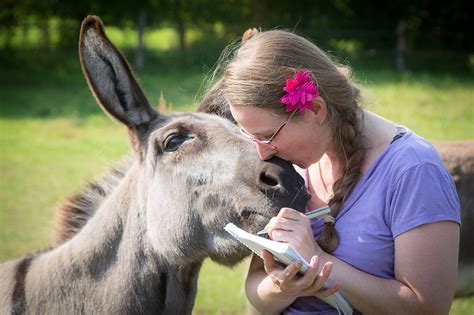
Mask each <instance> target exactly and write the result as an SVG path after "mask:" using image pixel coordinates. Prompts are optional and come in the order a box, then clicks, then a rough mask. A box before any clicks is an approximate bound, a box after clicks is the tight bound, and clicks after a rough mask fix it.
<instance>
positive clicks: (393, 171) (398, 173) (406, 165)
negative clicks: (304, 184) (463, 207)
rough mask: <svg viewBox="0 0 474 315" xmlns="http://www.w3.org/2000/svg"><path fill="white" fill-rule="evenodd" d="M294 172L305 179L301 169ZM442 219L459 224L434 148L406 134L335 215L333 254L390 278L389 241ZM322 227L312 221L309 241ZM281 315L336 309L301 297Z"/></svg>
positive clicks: (449, 185)
mask: <svg viewBox="0 0 474 315" xmlns="http://www.w3.org/2000/svg"><path fill="white" fill-rule="evenodd" d="M297 170H298V168H297ZM298 171H300V172H301V175H303V177H305V178H307V171H306V170H302V169H299V170H298ZM443 220H448V221H454V222H457V223H458V224H460V223H461V212H460V205H459V199H458V196H457V193H456V188H455V186H454V183H453V181H452V178H451V176H450V174H449V172H448V170H447V169H446V167H445V166H444V164H443V162H442V161H441V159H440V157H439V154H438V153H437V151H436V149H435V148H434V147H433V146H432V145H431V144H430V143H429V142H427V141H426V140H424V139H422V138H421V137H419V136H417V135H416V134H414V133H413V132H411V131H408V130H407V132H406V133H405V134H404V135H403V137H401V138H400V139H398V140H396V141H394V142H393V143H392V144H391V145H390V146H389V147H388V148H387V149H385V151H384V152H383V153H382V154H381V156H380V157H378V159H377V160H376V161H375V162H374V163H373V164H372V165H371V166H370V168H369V169H368V170H367V172H366V173H365V174H363V176H362V177H361V179H360V180H359V182H358V183H357V185H356V186H355V188H354V190H353V192H352V193H351V195H350V196H349V197H348V199H347V201H346V202H345V204H344V205H343V207H342V208H341V209H340V211H339V212H338V214H337V215H336V223H335V224H336V226H335V227H336V230H337V231H338V233H339V237H340V240H339V245H338V247H337V249H336V250H335V251H334V252H333V255H334V256H336V257H337V258H339V259H341V260H343V261H345V262H346V263H348V264H350V265H351V266H353V267H355V268H357V269H359V270H362V271H364V272H367V273H369V274H372V275H375V276H377V277H381V278H386V279H394V278H395V276H394V239H395V238H396V237H397V236H398V235H400V234H402V233H403V232H406V231H408V230H410V229H413V228H415V227H417V226H420V225H422V224H427V223H432V222H437V221H443ZM323 225H324V223H323V221H322V220H313V222H312V228H313V232H314V236H315V238H317V237H318V236H319V234H320V233H321V230H322V227H323ZM354 311H355V312H354V313H358V312H357V311H356V310H354ZM284 314H337V311H336V310H335V309H334V308H332V307H331V306H330V305H328V304H326V303H324V302H322V301H321V300H319V299H317V298H316V297H302V298H298V299H297V300H296V301H295V302H294V303H293V304H292V305H290V306H289V307H288V308H287V309H286V310H285V311H284Z"/></svg>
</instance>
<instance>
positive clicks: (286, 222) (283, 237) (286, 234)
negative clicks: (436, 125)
mask: <svg viewBox="0 0 474 315" xmlns="http://www.w3.org/2000/svg"><path fill="white" fill-rule="evenodd" d="M266 230H267V231H268V235H269V236H270V238H271V239H272V240H274V241H278V242H285V243H289V244H291V245H292V246H293V247H294V249H296V250H297V251H298V253H300V254H301V256H303V257H304V258H305V259H306V260H307V261H310V259H311V257H313V256H314V255H318V256H321V255H323V254H325V253H324V252H323V250H322V249H321V248H320V247H319V245H318V244H317V243H316V241H315V240H314V236H313V230H312V229H311V222H310V219H309V218H308V217H307V216H305V215H304V214H303V213H301V212H298V211H296V210H294V209H291V208H282V209H281V210H280V212H279V213H278V215H277V216H276V217H273V218H272V219H271V220H270V222H269V223H268V224H267V226H266Z"/></svg>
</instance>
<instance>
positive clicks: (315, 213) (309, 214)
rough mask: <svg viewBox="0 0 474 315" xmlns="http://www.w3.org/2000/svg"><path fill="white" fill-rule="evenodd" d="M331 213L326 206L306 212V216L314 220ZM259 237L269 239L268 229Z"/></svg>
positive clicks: (260, 232) (261, 232)
mask: <svg viewBox="0 0 474 315" xmlns="http://www.w3.org/2000/svg"><path fill="white" fill-rule="evenodd" d="M329 212H331V209H329V206H324V207H321V208H317V209H314V210H311V211H309V212H306V213H305V215H306V216H307V217H308V218H310V219H314V218H318V217H320V216H322V215H325V214H328V213H329ZM257 235H258V236H261V237H265V238H268V233H267V230H266V229H263V230H261V231H258V232H257Z"/></svg>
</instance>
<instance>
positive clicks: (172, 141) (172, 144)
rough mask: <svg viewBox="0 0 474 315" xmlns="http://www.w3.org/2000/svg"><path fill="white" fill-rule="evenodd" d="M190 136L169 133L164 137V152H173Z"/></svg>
mask: <svg viewBox="0 0 474 315" xmlns="http://www.w3.org/2000/svg"><path fill="white" fill-rule="evenodd" d="M190 138H191V137H190V136H184V135H177V134H174V135H170V136H168V137H167V138H166V139H165V151H166V152H174V151H176V150H178V148H179V147H180V146H181V144H182V143H183V142H185V141H186V140H188V139H190Z"/></svg>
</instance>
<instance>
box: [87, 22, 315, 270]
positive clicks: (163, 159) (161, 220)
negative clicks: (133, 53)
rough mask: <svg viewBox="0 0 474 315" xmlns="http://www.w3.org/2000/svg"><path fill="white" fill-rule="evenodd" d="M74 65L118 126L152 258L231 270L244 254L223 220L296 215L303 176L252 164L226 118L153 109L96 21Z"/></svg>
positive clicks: (275, 164)
mask: <svg viewBox="0 0 474 315" xmlns="http://www.w3.org/2000/svg"><path fill="white" fill-rule="evenodd" d="M79 47H80V48H79V50H80V58H81V65H82V69H83V72H84V75H85V77H86V79H87V81H88V84H89V87H90V88H91V90H92V92H93V94H94V95H95V97H96V99H97V101H98V103H99V104H100V105H101V107H102V108H103V110H104V111H105V112H106V113H108V114H109V115H111V116H112V117H113V118H115V119H116V120H118V121H119V122H121V123H122V124H124V125H126V127H127V129H128V133H129V137H130V142H131V147H132V149H133V152H134V153H135V155H136V157H137V159H136V162H135V164H134V165H133V166H132V167H131V168H130V170H129V173H131V172H132V173H133V174H132V176H129V177H128V178H129V183H131V184H130V185H131V186H132V187H131V189H130V195H132V196H133V197H131V198H133V200H134V204H135V205H136V206H134V207H133V209H130V210H128V211H135V212H136V213H135V214H134V215H135V216H136V217H140V218H142V220H143V222H145V224H144V225H145V227H142V229H144V230H145V232H144V235H145V238H146V241H147V243H148V244H149V245H150V246H151V247H152V248H153V250H154V251H157V252H159V253H166V255H167V256H169V257H173V258H174V259H175V260H176V259H177V260H180V259H186V261H188V262H190V261H200V260H202V259H203V258H205V257H207V256H210V257H211V258H213V259H214V260H216V261H218V262H219V263H223V264H233V263H235V262H237V261H239V260H241V259H242V258H244V257H245V256H246V255H248V254H249V252H248V251H247V250H246V249H245V248H244V247H243V246H241V245H239V244H238V243H237V242H236V241H235V240H233V239H232V238H231V237H229V236H228V234H227V233H226V232H225V231H224V229H223V227H224V226H225V225H226V224H227V223H229V222H233V223H234V224H236V225H238V226H241V227H243V228H244V229H246V230H248V231H250V232H256V231H257V230H258V229H260V228H262V227H263V226H264V225H265V224H266V223H267V222H268V220H269V219H270V218H271V217H272V216H274V215H275V214H276V213H277V212H278V210H279V209H280V208H281V207H283V206H291V207H293V208H296V209H303V208H304V205H305V203H306V198H307V195H306V193H305V189H304V183H303V180H302V178H301V177H300V176H299V175H298V174H297V173H296V172H295V170H294V169H293V167H292V166H291V165H290V164H289V163H287V162H285V161H282V160H279V159H272V160H270V161H260V160H259V159H258V156H257V154H256V151H255V148H254V145H253V144H252V143H251V142H249V141H248V140H247V139H246V138H244V137H242V136H241V135H240V133H239V132H238V131H237V129H236V127H235V126H234V125H233V124H232V123H231V122H229V121H228V120H226V119H223V118H220V117H217V116H213V115H209V114H204V113H174V114H171V115H164V114H162V113H159V112H157V111H156V110H154V109H153V108H152V107H151V106H150V104H149V102H148V101H147V99H146V97H145V96H144V94H143V92H142V90H141V89H140V87H139V86H138V84H137V82H136V80H135V79H134V76H133V74H132V72H131V69H130V67H129V66H128V63H127V61H126V60H125V58H124V57H123V56H122V55H121V53H120V52H119V51H118V50H117V49H116V48H115V46H114V45H113V44H112V43H111V42H110V41H109V39H108V38H107V36H106V35H105V32H104V28H103V25H102V22H101V21H100V19H99V18H98V17H95V16H89V17H87V18H86V19H85V20H84V21H83V23H82V28H81V36H80V43H79Z"/></svg>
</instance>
